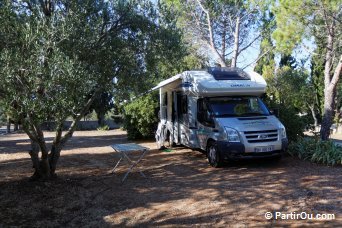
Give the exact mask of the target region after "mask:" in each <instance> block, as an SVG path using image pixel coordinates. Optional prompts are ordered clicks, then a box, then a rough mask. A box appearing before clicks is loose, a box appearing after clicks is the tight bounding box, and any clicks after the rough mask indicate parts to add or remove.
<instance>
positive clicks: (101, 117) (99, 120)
mask: <svg viewBox="0 0 342 228" xmlns="http://www.w3.org/2000/svg"><path fill="white" fill-rule="evenodd" d="M97 123H98V124H99V126H100V127H103V126H104V125H105V115H104V114H103V113H101V112H98V113H97Z"/></svg>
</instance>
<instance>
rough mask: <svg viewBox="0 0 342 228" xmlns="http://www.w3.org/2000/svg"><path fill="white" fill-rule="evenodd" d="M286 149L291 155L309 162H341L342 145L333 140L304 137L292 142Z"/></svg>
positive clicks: (329, 163) (334, 163) (330, 163)
mask: <svg viewBox="0 0 342 228" xmlns="http://www.w3.org/2000/svg"><path fill="white" fill-rule="evenodd" d="M288 151H289V153H290V154H291V155H292V156H298V157H299V158H300V159H303V160H309V161H311V162H316V163H322V164H326V165H336V164H340V165H341V164H342V147H341V146H339V145H337V144H335V143H334V142H333V141H321V140H320V139H319V138H318V137H305V138H301V139H300V140H298V141H297V142H292V143H291V144H290V146H289V150H288Z"/></svg>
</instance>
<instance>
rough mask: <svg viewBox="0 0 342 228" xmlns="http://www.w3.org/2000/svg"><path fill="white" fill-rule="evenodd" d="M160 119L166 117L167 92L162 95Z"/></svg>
mask: <svg viewBox="0 0 342 228" xmlns="http://www.w3.org/2000/svg"><path fill="white" fill-rule="evenodd" d="M162 114H163V115H162V116H161V118H162V119H167V92H165V93H164V94H163V95H162Z"/></svg>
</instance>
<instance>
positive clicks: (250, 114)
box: [240, 112, 266, 116]
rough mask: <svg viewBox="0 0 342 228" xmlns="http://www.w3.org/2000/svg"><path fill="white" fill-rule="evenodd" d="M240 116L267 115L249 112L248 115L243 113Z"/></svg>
mask: <svg viewBox="0 0 342 228" xmlns="http://www.w3.org/2000/svg"><path fill="white" fill-rule="evenodd" d="M240 116H266V114H263V113H260V112H247V113H243V114H242V115H240Z"/></svg>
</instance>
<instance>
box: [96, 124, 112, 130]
mask: <svg viewBox="0 0 342 228" xmlns="http://www.w3.org/2000/svg"><path fill="white" fill-rule="evenodd" d="M109 129H110V128H109V126H108V125H103V126H100V127H98V128H97V130H98V131H108V130H109Z"/></svg>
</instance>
